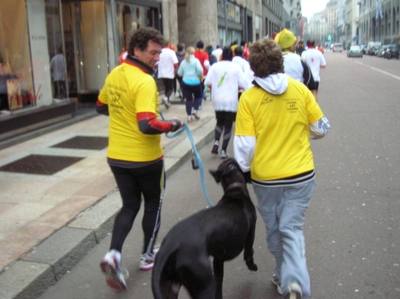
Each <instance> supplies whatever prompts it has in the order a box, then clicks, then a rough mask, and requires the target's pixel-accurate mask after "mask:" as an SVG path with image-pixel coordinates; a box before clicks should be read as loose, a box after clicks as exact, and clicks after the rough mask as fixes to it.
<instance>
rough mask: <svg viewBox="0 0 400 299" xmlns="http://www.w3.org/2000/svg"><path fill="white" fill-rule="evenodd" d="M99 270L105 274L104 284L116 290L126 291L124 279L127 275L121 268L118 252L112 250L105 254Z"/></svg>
mask: <svg viewBox="0 0 400 299" xmlns="http://www.w3.org/2000/svg"><path fill="white" fill-rule="evenodd" d="M100 268H101V271H103V272H104V273H105V274H106V282H107V284H108V285H109V286H110V287H112V288H113V289H116V290H125V289H126V282H125V277H128V276H129V273H128V271H127V270H126V269H123V268H122V267H121V253H120V252H118V251H116V250H114V249H112V250H110V251H109V252H107V253H106V255H105V256H104V258H103V260H102V261H101V263H100ZM124 276H125V277H124Z"/></svg>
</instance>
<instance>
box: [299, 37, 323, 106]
mask: <svg viewBox="0 0 400 299" xmlns="http://www.w3.org/2000/svg"><path fill="white" fill-rule="evenodd" d="M301 58H303V59H305V61H307V64H308V65H309V66H310V69H311V72H312V75H313V77H314V81H315V88H316V93H315V98H316V99H317V102H318V89H319V82H320V81H321V76H320V74H319V72H320V69H324V68H326V61H325V57H324V55H323V54H322V53H321V52H320V51H319V50H317V49H316V48H315V41H314V40H307V49H306V50H305V51H303V53H301Z"/></svg>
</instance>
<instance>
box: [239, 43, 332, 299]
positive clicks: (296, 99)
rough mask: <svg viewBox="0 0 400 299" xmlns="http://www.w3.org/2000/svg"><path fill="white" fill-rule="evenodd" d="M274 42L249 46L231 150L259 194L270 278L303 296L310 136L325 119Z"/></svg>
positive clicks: (325, 126)
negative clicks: (249, 83)
mask: <svg viewBox="0 0 400 299" xmlns="http://www.w3.org/2000/svg"><path fill="white" fill-rule="evenodd" d="M283 60H284V59H283V56H282V53H281V47H280V46H279V45H278V44H277V43H276V42H275V41H273V40H270V39H263V40H259V41H257V42H255V43H254V44H252V45H251V47H250V56H249V62H250V66H251V69H252V70H253V71H254V84H255V85H254V86H253V87H251V88H250V89H248V90H247V91H245V92H244V93H242V96H241V98H240V101H239V107H238V111H237V117H236V128H235V137H234V144H233V146H234V155H235V158H236V160H237V161H238V163H239V165H240V168H241V169H242V171H243V172H244V173H245V176H246V177H247V179H248V181H250V180H251V182H252V184H253V188H254V192H255V194H256V196H257V199H258V210H259V212H260V214H261V216H262V218H263V220H264V222H265V225H266V228H267V243H268V248H269V250H270V252H271V253H272V254H273V255H274V257H275V260H276V267H275V270H274V273H273V280H272V281H273V283H274V284H276V285H277V289H278V292H279V293H280V294H284V298H285V299H289V298H290V299H292V298H296V299H301V298H303V296H304V297H307V296H310V277H309V273H308V270H307V263H306V257H305V242H304V235H303V226H304V218H305V212H306V210H307V207H308V205H309V202H310V199H311V196H312V194H313V192H314V188H315V182H314V175H315V173H314V161H313V154H312V151H311V147H310V140H309V139H310V137H311V138H315V139H317V138H321V137H323V136H324V135H325V134H327V133H328V131H329V129H330V124H329V121H328V120H327V118H326V117H325V116H324V114H323V112H322V111H321V109H320V107H319V106H318V103H317V102H316V100H315V98H314V96H313V94H312V93H311V91H310V90H309V89H308V88H307V87H306V86H305V85H304V84H303V83H301V82H298V81H297V80H294V79H292V78H291V77H289V76H288V75H286V74H285V73H284V67H283Z"/></svg>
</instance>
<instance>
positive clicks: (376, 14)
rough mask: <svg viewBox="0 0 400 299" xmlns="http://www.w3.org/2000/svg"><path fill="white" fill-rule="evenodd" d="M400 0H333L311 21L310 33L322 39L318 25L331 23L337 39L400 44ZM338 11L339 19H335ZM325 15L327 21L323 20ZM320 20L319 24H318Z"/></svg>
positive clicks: (308, 33) (345, 42) (322, 34)
mask: <svg viewBox="0 0 400 299" xmlns="http://www.w3.org/2000/svg"><path fill="white" fill-rule="evenodd" d="M399 10H400V0H330V1H329V2H328V4H327V6H326V8H325V10H324V11H327V14H324V13H322V12H320V13H318V14H315V15H314V16H313V18H312V19H311V20H310V22H309V23H308V26H307V28H308V30H307V32H306V35H309V36H312V37H313V38H315V39H317V38H321V37H323V36H324V35H325V34H324V33H322V32H321V31H319V30H320V29H319V27H320V26H318V24H321V23H323V22H325V21H326V22H327V24H328V28H329V29H328V31H329V32H332V33H330V34H333V35H332V36H333V39H332V40H334V41H335V42H340V43H343V44H344V45H345V46H346V47H349V46H350V45H353V44H364V45H367V44H368V42H372V41H374V42H381V43H382V44H398V45H399V44H400V18H399V13H400V11H399ZM335 14H336V22H335V21H332V20H333V19H332V18H334V15H335ZM321 18H325V19H326V20H325V21H324V20H321ZM316 23H318V24H316Z"/></svg>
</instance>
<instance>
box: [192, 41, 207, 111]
mask: <svg viewBox="0 0 400 299" xmlns="http://www.w3.org/2000/svg"><path fill="white" fill-rule="evenodd" d="M194 57H196V58H197V59H198V60H199V61H200V64H201V67H202V68H203V75H202V76H201V78H200V81H201V88H202V90H203V91H202V99H203V100H206V93H205V92H204V78H205V77H206V76H207V72H208V69H209V68H210V60H209V57H208V53H207V52H206V51H204V43H203V41H202V40H199V41H198V42H197V44H196V50H195V51H194ZM200 109H201V104H200Z"/></svg>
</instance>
